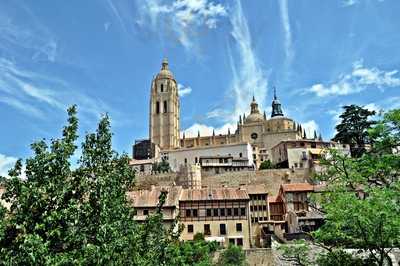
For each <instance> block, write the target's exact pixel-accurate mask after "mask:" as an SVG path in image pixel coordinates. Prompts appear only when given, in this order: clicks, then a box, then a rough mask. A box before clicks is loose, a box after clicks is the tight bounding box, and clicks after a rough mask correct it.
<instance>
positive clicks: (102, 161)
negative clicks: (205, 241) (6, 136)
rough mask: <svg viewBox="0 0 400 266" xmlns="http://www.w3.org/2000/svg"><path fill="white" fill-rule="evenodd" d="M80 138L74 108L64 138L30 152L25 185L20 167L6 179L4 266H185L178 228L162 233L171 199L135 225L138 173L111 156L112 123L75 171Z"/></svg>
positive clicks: (0, 260)
mask: <svg viewBox="0 0 400 266" xmlns="http://www.w3.org/2000/svg"><path fill="white" fill-rule="evenodd" d="M77 132H78V120H77V117H76V107H75V106H73V107H71V108H69V109H68V124H67V125H66V126H65V127H64V129H63V132H62V136H61V137H60V138H58V139H53V140H51V141H50V143H49V144H48V143H46V141H44V140H40V141H37V142H35V143H33V144H32V145H31V147H32V151H33V155H32V156H31V157H30V158H28V159H27V160H26V162H25V165H26V170H25V175H26V178H21V174H22V161H21V160H18V161H17V162H16V164H15V167H14V168H13V169H11V170H10V171H9V177H8V178H2V179H1V183H2V185H4V187H5V192H4V194H3V195H2V199H3V200H5V201H6V202H8V203H9V204H10V208H9V209H6V208H4V207H3V206H1V205H0V265H187V264H185V261H187V259H188V258H186V257H185V255H186V254H185V253H182V252H181V251H180V248H181V245H182V244H181V243H180V242H179V241H178V238H179V233H180V227H179V226H178V225H177V220H175V224H174V226H173V227H172V228H164V227H163V220H162V212H161V209H162V206H163V204H164V202H165V198H166V193H162V194H161V195H160V198H159V205H158V207H157V212H156V213H155V214H154V215H150V216H149V217H148V219H147V220H146V221H145V222H144V223H142V224H137V223H136V222H135V221H134V210H133V208H132V207H131V203H130V202H129V201H128V200H127V197H126V192H127V191H128V190H130V189H131V188H132V186H133V181H134V173H133V170H132V169H131V168H130V167H129V158H128V156H127V155H125V154H122V155H119V154H117V153H116V152H115V151H113V149H112V143H111V137H112V134H111V130H110V122H109V118H108V116H104V117H103V118H102V119H101V120H100V122H99V124H98V127H97V130H96V132H94V133H90V134H88V135H86V137H85V139H84V142H83V143H82V155H81V157H80V159H79V161H78V164H77V165H76V166H75V167H71V158H72V156H73V154H74V152H75V150H76V148H77V147H76V145H75V142H76V141H77V139H78V134H77ZM176 229H178V230H176ZM203 251H204V252H206V251H207V252H208V250H207V249H203ZM203 255H204V254H203ZM198 257H199V258H200V259H199V261H201V258H204V260H205V261H207V259H208V258H207V257H206V256H201V255H199V256H198ZM190 259H191V258H190Z"/></svg>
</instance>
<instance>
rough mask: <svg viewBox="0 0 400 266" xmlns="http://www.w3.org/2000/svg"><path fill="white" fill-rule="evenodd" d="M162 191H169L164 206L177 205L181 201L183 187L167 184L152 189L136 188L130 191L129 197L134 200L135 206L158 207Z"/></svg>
mask: <svg viewBox="0 0 400 266" xmlns="http://www.w3.org/2000/svg"><path fill="white" fill-rule="evenodd" d="M161 191H167V192H168V194H167V198H166V200H165V204H164V207H175V206H177V205H178V203H179V197H180V195H181V191H182V187H180V186H173V187H172V186H166V187H152V189H151V190H134V191H130V192H128V197H129V198H130V199H131V200H133V206H134V207H156V206H157V204H158V198H159V197H160V195H161Z"/></svg>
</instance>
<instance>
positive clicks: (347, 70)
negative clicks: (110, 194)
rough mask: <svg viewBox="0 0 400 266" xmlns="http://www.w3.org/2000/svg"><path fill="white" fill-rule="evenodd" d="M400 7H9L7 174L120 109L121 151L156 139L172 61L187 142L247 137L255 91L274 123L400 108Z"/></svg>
mask: <svg viewBox="0 0 400 266" xmlns="http://www.w3.org/2000/svg"><path fill="white" fill-rule="evenodd" d="M399 13H400V1H396V0H392V1H390V0H384V1H379V0H347V1H341V0H338V1H308V0H307V1H305V0H304V1H300V0H296V1H286V0H282V1H277V0H276V1H272V0H271V1H265V0H260V1H242V2H240V1H236V0H235V1H217V0H164V1H162V0H148V1H139V0H138V1H133V0H119V1H112V0H98V1H78V0H70V1H49V0H47V1H45V0H36V1H12V0H4V1H1V2H0V116H1V118H2V119H1V138H0V174H4V173H5V171H6V170H5V169H7V168H8V167H9V166H10V165H11V164H12V163H13V162H14V161H15V160H16V158H19V157H22V158H24V157H26V156H28V155H29V154H30V150H29V144H30V143H32V142H33V141H34V140H37V139H42V138H46V139H50V138H52V137H57V136H59V135H60V132H61V127H62V125H64V124H65V119H66V113H65V109H66V108H67V106H68V105H71V104H74V103H75V104H77V105H78V109H79V118H80V122H81V123H80V134H81V135H84V134H85V132H88V131H92V130H94V128H95V126H96V122H97V121H98V118H99V117H100V115H101V114H104V113H106V112H107V113H109V115H110V116H111V119H112V129H113V132H114V139H113V141H114V147H115V149H116V150H117V151H119V152H123V151H125V152H128V153H130V152H131V144H132V143H133V141H134V139H137V138H143V137H147V135H148V103H149V89H150V83H151V79H152V77H153V75H155V74H156V73H157V72H158V71H159V69H160V64H161V61H162V58H163V57H167V58H168V59H169V63H170V69H171V70H172V71H173V73H174V75H175V78H176V79H177V81H178V83H179V84H180V89H181V129H182V130H186V132H187V135H190V134H193V133H195V132H197V130H201V132H202V134H206V133H210V132H211V131H212V129H213V128H215V129H216V130H217V132H226V131H227V129H228V128H229V127H230V128H232V129H233V127H234V125H235V123H236V120H237V118H238V116H239V114H242V113H244V112H248V111H249V110H248V109H249V108H248V105H249V103H250V100H251V97H252V95H253V94H254V95H255V97H256V99H257V101H258V102H259V104H260V105H261V108H262V109H263V110H266V111H267V113H268V114H269V112H270V103H271V99H272V87H273V86H276V87H277V92H278V97H279V98H280V100H281V102H282V104H283V109H284V112H285V113H286V115H288V116H289V117H291V118H293V119H295V120H296V121H298V122H301V123H303V125H305V127H306V128H307V129H308V130H309V131H312V130H314V129H316V130H317V131H318V132H321V133H322V135H323V137H324V138H330V137H332V136H333V134H334V126H335V123H336V122H337V119H338V118H337V117H338V114H339V113H340V111H341V110H340V107H341V106H342V105H345V104H352V103H354V104H359V105H365V106H367V107H368V108H371V109H375V110H380V109H385V110H387V109H390V108H396V107H400V73H399V72H398V70H399V69H400V56H399V51H400V34H399V29H400V17H399V16H398V14H399Z"/></svg>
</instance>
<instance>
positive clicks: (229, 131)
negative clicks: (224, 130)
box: [228, 127, 231, 136]
mask: <svg viewBox="0 0 400 266" xmlns="http://www.w3.org/2000/svg"><path fill="white" fill-rule="evenodd" d="M230 135H231V129H230V128H229V127H228V136H230Z"/></svg>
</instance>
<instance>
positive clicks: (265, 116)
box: [264, 111, 267, 120]
mask: <svg viewBox="0 0 400 266" xmlns="http://www.w3.org/2000/svg"><path fill="white" fill-rule="evenodd" d="M264 120H267V114H266V113H265V111H264Z"/></svg>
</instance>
